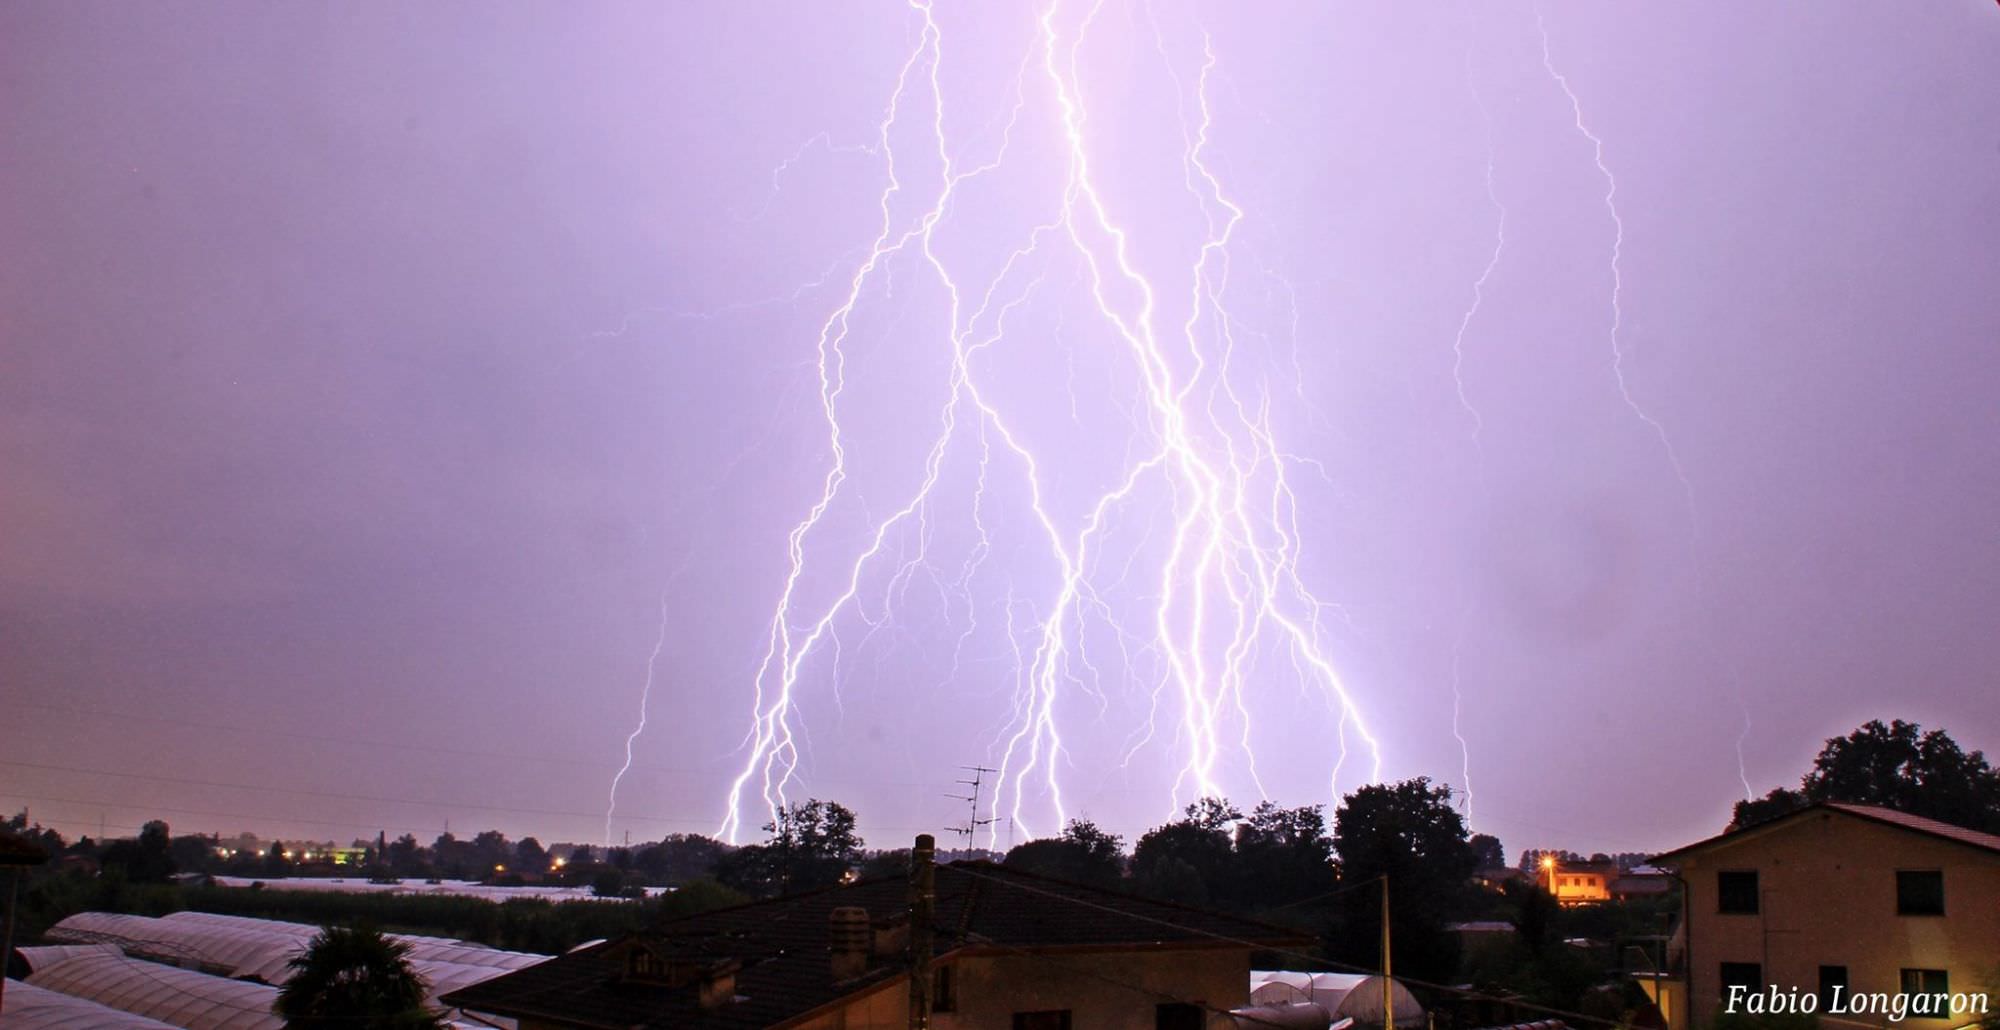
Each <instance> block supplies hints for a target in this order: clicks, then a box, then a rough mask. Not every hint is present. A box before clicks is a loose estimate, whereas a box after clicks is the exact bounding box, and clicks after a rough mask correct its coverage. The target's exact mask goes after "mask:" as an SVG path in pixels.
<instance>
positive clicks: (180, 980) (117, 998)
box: [25, 955, 285, 1030]
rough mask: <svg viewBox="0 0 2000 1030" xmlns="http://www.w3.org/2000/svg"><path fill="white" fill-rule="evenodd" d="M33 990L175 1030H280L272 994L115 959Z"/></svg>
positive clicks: (79, 961) (58, 971) (82, 961)
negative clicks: (58, 994)
mask: <svg viewBox="0 0 2000 1030" xmlns="http://www.w3.org/2000/svg"><path fill="white" fill-rule="evenodd" d="M25 982H26V983H29V984H33V985H34V986H36V987H44V988H47V989H49V990H52V991H60V992H62V993H63V994H67V995H71V996H73V997H77V998H84V999H88V1000H90V1001H94V1002H97V1003H99V1004H101V1005H105V1006H108V1007H110V1008H114V1009H120V1010H122V1011H125V1012H129V1013H132V1014H134V1015H139V1016H146V1017H148V1018H151V1019H156V1020H159V1021H160V1022H162V1023H168V1024H171V1025H173V1026H179V1027H199V1028H204V1030H266V1028H268V1030H281V1028H282V1027H283V1026H284V1025H285V1024H284V1020H282V1019H279V1018H278V1016H277V1015H276V1014H275V1013H274V1012H273V1011H272V1009H271V1006H272V1005H273V1004H275V1003H276V1002H277V1000H278V989H277V988H276V987H269V986H266V985H264V984H255V983H250V982H248V981H244V980H228V979H224V978H222V977H219V976H209V975H208V974H206V973H197V972H194V971H192V970H187V969H176V968H174V967H172V966H165V965H161V964H159V963H157V962H148V961H146V960H145V959H136V958H125V957H123V956H117V955H84V956H81V957H78V958H73V959H70V960H68V961H66V962H58V963H56V964H55V965H52V966H48V967H46V968H44V969H42V970H39V971H37V972H35V973H34V974H32V975H30V976H29V977H28V979H27V980H26V981H25Z"/></svg>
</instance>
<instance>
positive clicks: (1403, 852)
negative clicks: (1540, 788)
mask: <svg viewBox="0 0 2000 1030" xmlns="http://www.w3.org/2000/svg"><path fill="white" fill-rule="evenodd" d="M1451 801H1452V791H1451V788H1450V787H1449V786H1446V785H1444V784H1439V785H1437V786H1432V785H1431V781H1430V779H1429V778H1428V777H1418V778H1416V779H1414V780H1404V781H1403V782H1401V783H1391V784H1371V785H1369V786H1366V787H1362V788H1361V789H1359V790H1356V791H1355V792H1354V793H1352V794H1349V795H1347V797H1346V798H1344V799H1342V800H1341V803H1340V808H1339V809H1337V810H1335V812H1334V824H1333V825H1334V829H1333V849H1334V853H1335V855H1337V856H1338V857H1339V859H1340V878H1341V885H1342V886H1343V887H1349V888H1353V889H1351V890H1348V891H1347V893H1345V894H1343V895H1341V897H1340V905H1339V908H1338V919H1337V922H1336V924H1335V927H1334V931H1333V933H1332V934H1331V935H1330V937H1329V940H1328V942H1327V944H1328V950H1329V952H1331V954H1332V957H1333V958H1335V959H1337V960H1339V961H1342V962H1346V963H1349V964H1351V965H1356V966H1362V967H1367V968H1380V965H1381V954H1380V952H1381V947H1380V944H1379V942H1380V940H1381V933H1382V909H1381V904H1382V903H1381V894H1380V893H1379V890H1367V889H1362V888H1363V887H1364V885H1366V884H1368V883H1369V882H1371V881H1377V880H1379V879H1380V878H1381V877H1384V876H1387V877H1388V878H1389V903H1390V923H1391V930H1392V934H1391V936H1392V938H1393V939H1394V947H1395V956H1394V957H1395V963H1396V968H1397V969H1398V970H1401V971H1405V972H1407V973H1409V974H1410V975H1411V976H1414V977H1417V978H1419V979H1429V980H1437V981H1443V980H1446V979H1448V978H1449V977H1450V976H1451V975H1452V973H1453V972H1454V969H1455V967H1456V965H1457V963H1458V944H1457V940H1456V938H1454V937H1453V936H1452V935H1451V934H1450V933H1448V932H1446V931H1445V928H1444V926H1445V922H1446V919H1447V918H1448V915H1449V913H1450V912H1451V911H1452V910H1453V909H1454V908H1455V907H1456V906H1457V903H1458V902H1459V900H1460V899H1461V898H1462V897H1463V896H1464V895H1465V894H1466V893H1467V890H1468V889H1467V881H1468V880H1469V879H1470V877H1471V876H1472V872H1473V863H1474V856H1473V852H1472V846H1471V844H1470V843H1468V841H1467V839H1466V832H1465V820H1464V818H1463V817H1461V816H1460V815H1459V813H1458V810H1457V809H1456V808H1455V807H1453V805H1452V803H1451Z"/></svg>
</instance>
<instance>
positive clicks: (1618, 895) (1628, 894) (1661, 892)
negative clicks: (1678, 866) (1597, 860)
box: [1610, 865, 1674, 901]
mask: <svg viewBox="0 0 2000 1030" xmlns="http://www.w3.org/2000/svg"><path fill="white" fill-rule="evenodd" d="M1610 889H1611V897H1612V898H1613V899H1615V900H1618V901H1637V900H1640V899H1643V898H1660V897H1665V896H1666V895H1667V894H1669V893H1671V892H1672V891H1673V889H1674V878H1673V877H1672V876H1669V875H1668V874H1667V871H1666V870H1664V869H1656V868H1654V867H1652V866H1649V865H1640V866H1634V867H1632V868H1630V869H1626V870H1624V871H1622V872H1620V873H1619V874H1618V875H1616V876H1614V877H1612V878H1611V885H1610Z"/></svg>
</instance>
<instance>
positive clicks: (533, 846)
mask: <svg viewBox="0 0 2000 1030" xmlns="http://www.w3.org/2000/svg"><path fill="white" fill-rule="evenodd" d="M508 868H510V869H513V870H516V871H518V872H521V873H526V874H534V873H545V872H548V869H549V852H548V849H546V848H544V847H542V842H541V841H538V840H536V839H535V838H533V837H523V838H521V843H519V844H516V845H514V862H513V864H512V865H511V866H509V867H508Z"/></svg>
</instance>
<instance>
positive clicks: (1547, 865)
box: [1542, 855, 1556, 895]
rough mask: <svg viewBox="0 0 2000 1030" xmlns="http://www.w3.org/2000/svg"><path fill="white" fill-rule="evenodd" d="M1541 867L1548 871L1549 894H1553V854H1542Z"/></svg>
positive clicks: (1554, 871) (1554, 867)
mask: <svg viewBox="0 0 2000 1030" xmlns="http://www.w3.org/2000/svg"><path fill="white" fill-rule="evenodd" d="M1542 868H1543V869H1546V870H1548V873H1549V893H1550V894H1551V895H1553V894H1554V893H1555V892H1556V860H1555V856H1553V855H1543V856H1542Z"/></svg>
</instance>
